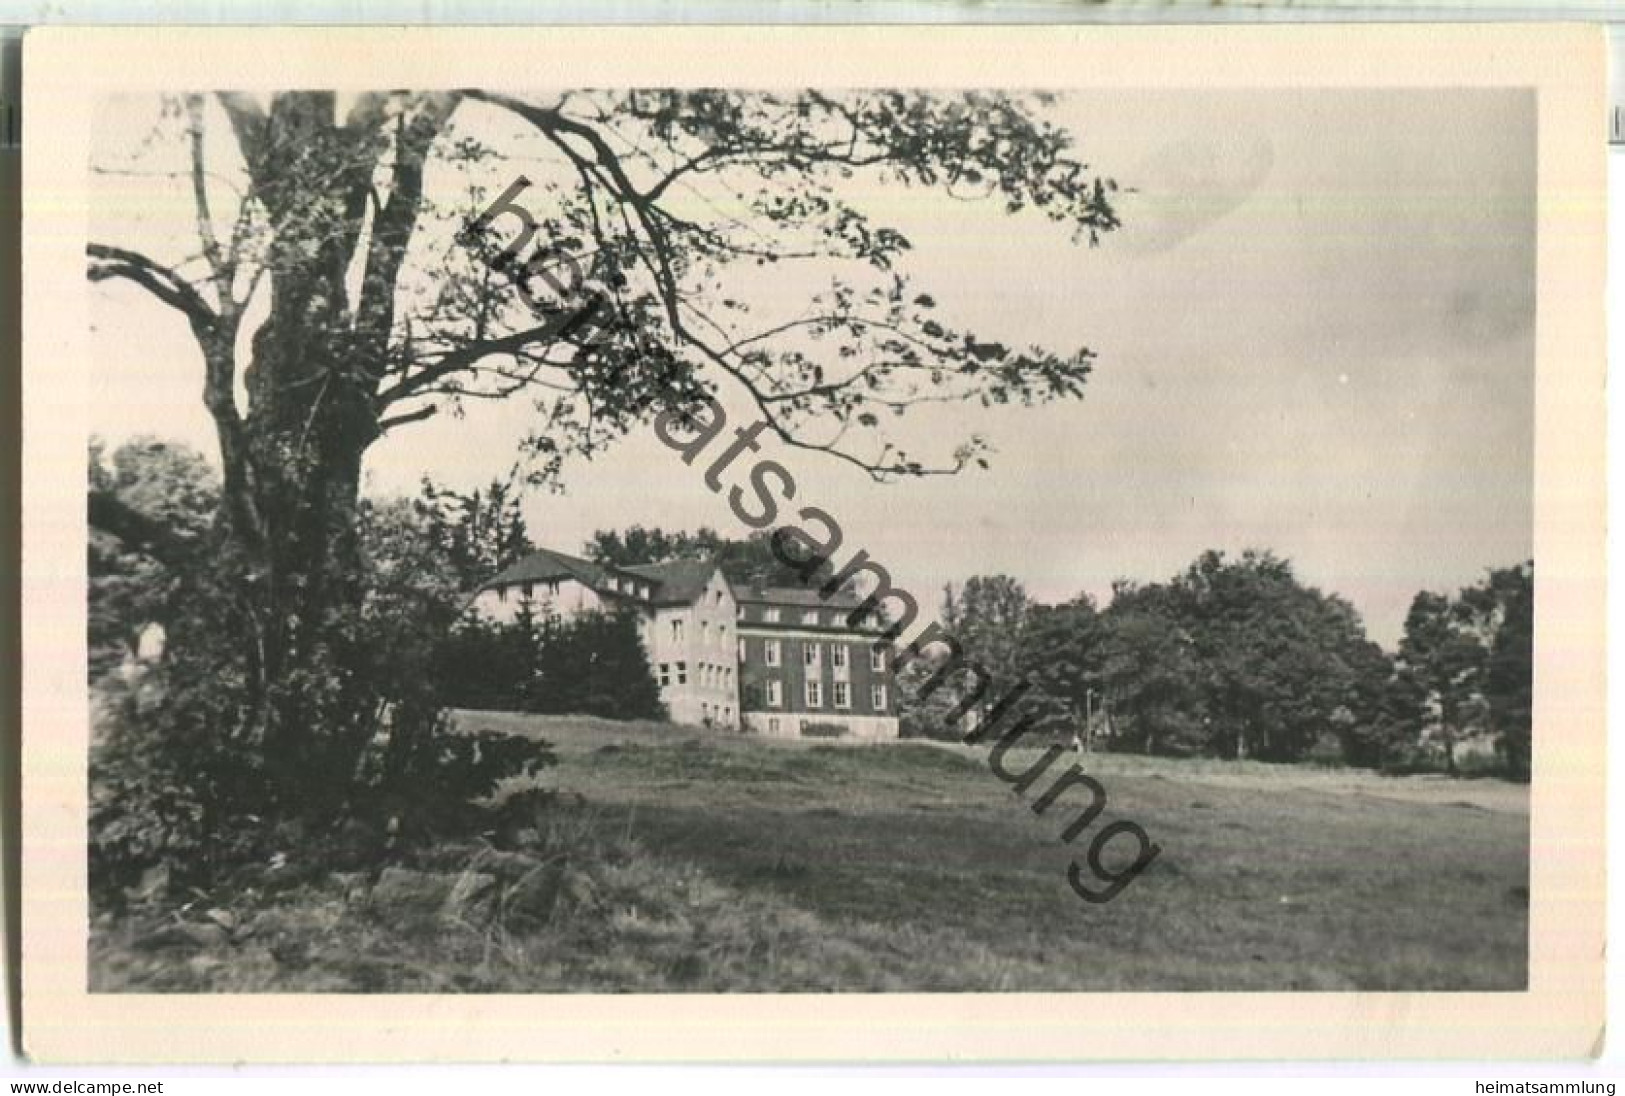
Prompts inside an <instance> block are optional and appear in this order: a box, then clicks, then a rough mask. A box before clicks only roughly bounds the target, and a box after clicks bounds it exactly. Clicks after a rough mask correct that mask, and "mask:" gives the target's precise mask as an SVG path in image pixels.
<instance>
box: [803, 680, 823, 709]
mask: <svg viewBox="0 0 1625 1096" xmlns="http://www.w3.org/2000/svg"><path fill="white" fill-rule="evenodd" d="M823 706H824V687H823V686H822V685H820V684H819V683H818V682H816V681H809V682H807V707H809V708H822V707H823Z"/></svg>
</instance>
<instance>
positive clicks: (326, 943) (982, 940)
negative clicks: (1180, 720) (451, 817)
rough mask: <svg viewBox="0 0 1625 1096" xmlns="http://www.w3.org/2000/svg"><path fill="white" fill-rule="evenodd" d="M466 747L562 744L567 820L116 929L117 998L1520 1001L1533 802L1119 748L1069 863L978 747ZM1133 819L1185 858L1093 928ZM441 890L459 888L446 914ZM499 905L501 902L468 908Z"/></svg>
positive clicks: (109, 933)
mask: <svg viewBox="0 0 1625 1096" xmlns="http://www.w3.org/2000/svg"><path fill="white" fill-rule="evenodd" d="M459 724H460V725H461V726H462V727H463V728H464V729H467V730H478V729H492V730H501V731H506V732H509V733H520V734H527V735H532V736H537V737H541V738H544V739H546V740H547V741H549V742H551V743H552V744H553V745H554V746H555V748H556V749H557V752H558V755H559V764H558V765H557V766H556V767H554V768H551V769H548V770H547V771H546V772H545V773H544V774H543V775H542V776H541V778H540V780H539V782H540V783H541V784H543V785H545V786H546V787H548V788H551V789H556V790H557V792H558V793H559V797H558V799H557V801H556V802H552V803H550V805H549V806H548V807H547V808H546V809H545V810H540V811H538V812H537V814H536V817H535V819H534V820H533V824H531V825H529V826H527V827H526V828H525V829H524V830H523V831H522V832H520V833H519V834H518V835H517V836H515V835H513V834H507V835H497V834H488V835H485V836H484V837H483V838H471V839H469V840H466V841H445V842H441V843H439V844H436V845H434V846H432V847H429V848H424V849H419V850H417V851H415V852H411V853H406V854H403V856H404V861H403V862H404V863H406V864H407V865H408V866H409V867H410V869H411V870H410V871H405V870H402V871H396V872H395V873H394V874H393V875H391V874H390V872H389V871H385V873H384V874H385V875H388V876H389V878H387V879H385V878H380V875H379V866H374V867H373V868H372V869H371V870H370V871H369V870H360V871H353V872H339V873H331V872H324V873H320V874H316V875H307V876H305V877H297V876H295V877H293V878H295V879H296V881H295V882H291V883H290V884H288V885H284V886H257V887H254V888H243V889H240V890H238V891H236V892H234V893H229V894H210V895H199V896H197V899H196V902H195V907H196V909H194V910H192V911H189V912H186V913H184V914H183V915H181V916H183V917H185V918H188V919H191V920H193V921H196V922H198V923H199V924H201V925H203V926H204V930H205V931H199V932H188V933H177V932H176V931H174V929H175V925H174V924H173V923H171V924H169V925H167V926H155V925H153V924H150V923H146V924H143V923H140V922H139V919H136V918H128V917H126V918H120V919H116V920H115V919H114V918H112V917H111V916H106V915H104V916H103V917H101V918H100V919H99V920H98V922H97V923H96V924H95V925H93V930H92V951H91V955H92V964H91V965H92V971H91V981H92V988H93V989H99V990H108V991H118V990H147V991H162V990H174V991H192V992H198V991H210V990H216V991H229V992H241V991H286V992H292V991H307V992H309V991H321V990H333V991H410V992H453V991H472V992H481V991H501V992H569V991H590V992H662V991H690V992H717V991H749V992H774V991H782V992H797V991H804V992H817V991H846V992H869V991H922V992H953V991H1046V990H1105V991H1109V990H1138V991H1145V990H1163V991H1167V990H1175V991H1179V990H1183V991H1207V990H1240V991H1246V990H1258V991H1262V990H1306V991H1338V990H1502V991H1515V990H1521V989H1522V988H1524V986H1525V984H1526V980H1527V937H1528V897H1529V896H1528V848H1529V816H1528V789H1527V786H1523V785H1515V784H1508V783H1503V782H1499V781H1494V780H1448V779H1443V778H1435V777H1382V776H1377V775H1374V774H1368V773H1362V772H1355V771H1352V770H1334V769H1315V768H1308V767H1303V766H1276V765H1266V764H1260V763H1250V762H1221V761H1206V760H1189V761H1186V760H1174V759H1164V758H1143V757H1136V756H1127V755H1114V754H1095V755H1090V756H1089V757H1086V758H1084V759H1083V761H1084V765H1085V768H1086V770H1087V771H1088V772H1090V773H1091V774H1092V775H1094V776H1095V777H1096V778H1097V779H1099V780H1100V781H1101V783H1102V784H1103V785H1104V786H1105V788H1106V789H1107V793H1108V806H1107V808H1106V811H1105V813H1104V814H1103V815H1102V816H1101V818H1100V819H1099V820H1097V822H1096V823H1095V825H1094V826H1093V827H1091V829H1090V830H1088V831H1085V833H1084V834H1083V835H1082V836H1081V837H1079V838H1078V840H1077V842H1076V843H1074V844H1073V845H1071V846H1067V845H1064V844H1062V843H1061V842H1060V841H1059V839H1058V835H1059V833H1060V830H1061V829H1062V828H1063V827H1064V825H1065V822H1066V821H1068V820H1069V819H1070V817H1071V812H1068V811H1066V810H1065V807H1066V804H1067V801H1065V800H1063V801H1062V803H1061V804H1059V805H1057V807H1056V808H1055V809H1054V810H1052V811H1051V812H1050V813H1049V814H1047V815H1045V816H1043V817H1039V816H1036V815H1034V814H1033V813H1032V812H1031V811H1030V810H1029V809H1028V807H1027V803H1026V802H1025V801H1023V800H1021V799H1018V798H1017V797H1015V796H1014V795H1012V794H1011V792H1010V791H1009V789H1008V787H1007V786H1006V785H1004V784H1002V783H1000V782H999V781H998V780H996V779H995V778H994V777H993V776H992V775H991V774H990V772H989V771H988V767H987V764H986V751H985V749H979V748H974V747H962V746H955V745H946V744H938V743H928V742H896V743H881V744H872V745H856V744H850V745H849V744H844V743H830V742H806V741H785V742H776V741H768V740H763V739H759V738H754V737H748V736H742V735H737V734H733V735H724V734H721V733H701V732H698V731H695V730H692V729H689V728H676V727H671V726H667V725H663V724H636V723H611V722H606V721H598V720H590V719H576V718H565V719H560V718H550V717H537V716H514V715H506V714H501V713H485V712H464V713H461V714H460V716H459ZM1069 760H1070V759H1069ZM1020 765H1021V759H1020V758H1019V757H1018V758H1016V759H1015V760H1014V761H1013V762H1012V768H1019V767H1020ZM1057 771H1058V769H1057ZM1042 786H1043V785H1040V786H1039V788H1038V789H1037V790H1038V791H1041V790H1042ZM1074 794H1079V800H1078V802H1079V804H1080V805H1081V802H1082V797H1081V793H1074ZM1075 810H1076V808H1074V811H1075ZM1116 819H1130V820H1133V821H1135V822H1138V823H1139V824H1140V825H1142V826H1143V827H1144V828H1145V829H1146V831H1147V832H1148V833H1149V834H1150V835H1151V836H1152V838H1153V839H1154V840H1155V841H1156V842H1157V844H1158V845H1160V846H1161V848H1162V853H1161V855H1160V856H1159V857H1158V858H1157V859H1156V860H1155V861H1154V862H1153V863H1152V864H1151V865H1150V867H1149V868H1147V870H1146V871H1145V872H1144V874H1143V875H1141V876H1140V877H1139V878H1137V879H1136V880H1134V882H1133V883H1132V884H1130V885H1129V886H1128V887H1127V888H1126V889H1124V890H1123V892H1122V893H1121V894H1120V895H1118V897H1117V898H1116V899H1115V900H1113V901H1111V902H1109V903H1106V904H1103V905H1091V904H1087V903H1085V902H1083V901H1081V900H1079V898H1078V897H1077V896H1076V895H1075V894H1073V892H1072V890H1071V889H1070V887H1069V886H1068V883H1067V878H1066V871H1067V866H1068V864H1069V863H1070V862H1071V861H1072V860H1073V859H1074V858H1080V859H1081V858H1082V857H1083V855H1084V852H1085V850H1086V849H1087V847H1088V844H1089V841H1090V838H1091V836H1092V833H1093V830H1094V829H1095V828H1097V827H1098V826H1100V825H1104V824H1105V823H1107V822H1110V821H1112V820H1116ZM1125 844H1129V843H1128V842H1125ZM436 879H444V880H449V881H451V882H450V883H449V884H448V885H449V886H451V888H452V895H451V900H452V901H453V906H450V907H448V906H447V905H446V901H445V900H447V895H446V894H443V893H439V892H435V891H434V889H433V886H432V883H433V881H434V880H436ZM470 880H475V881H476V883H477V881H479V880H487V881H491V880H494V881H495V882H491V883H490V884H489V885H488V886H487V885H486V884H477V885H472V886H471V885H470V883H469V881H470ZM386 884H387V886H386ZM420 885H421V886H425V887H428V890H429V898H430V901H429V904H428V905H427V906H426V905H425V904H424V903H423V902H416V901H415V898H414V893H413V887H414V886H420ZM386 891H387V892H388V893H387V894H386ZM476 891H477V892H479V893H481V894H484V893H486V892H487V891H488V892H489V894H488V897H487V898H486V899H485V900H484V901H474V902H467V903H462V904H456V903H455V894H456V893H464V894H472V893H474V892H476ZM391 896H394V897H391ZM396 899H399V900H398V901H397V900H396ZM431 906H432V907H433V908H432V909H430V907H431ZM205 907H206V908H207V916H206V917H203V916H201V915H202V912H203V911H204V910H205ZM448 909H450V910H451V914H449V915H448V913H447V910H448ZM425 910H428V911H429V912H428V913H426V912H425ZM435 910H438V911H439V913H438V914H434V911H435ZM431 914H433V915H431ZM169 916H170V918H171V920H172V922H173V921H174V920H175V919H176V917H177V915H175V914H173V913H171V914H170V915H169ZM211 926H212V927H211ZM155 941H156V942H155Z"/></svg>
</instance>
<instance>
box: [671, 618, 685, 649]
mask: <svg viewBox="0 0 1625 1096" xmlns="http://www.w3.org/2000/svg"><path fill="white" fill-rule="evenodd" d="M671 641H672V642H673V643H681V642H683V618H682V617H674V618H673V619H672V622H671Z"/></svg>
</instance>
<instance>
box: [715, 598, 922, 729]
mask: <svg viewBox="0 0 1625 1096" xmlns="http://www.w3.org/2000/svg"><path fill="white" fill-rule="evenodd" d="M737 597H738V600H739V662H740V688H741V692H740V706H741V709H742V711H743V712H744V718H745V725H746V726H747V727H749V728H751V729H752V730H754V731H757V732H759V733H761V734H767V735H776V736H781V737H785V738H795V737H797V736H799V735H803V734H806V733H808V732H809V731H810V732H811V733H814V734H817V733H820V725H822V727H825V728H827V727H830V726H832V725H833V726H837V727H840V728H842V732H841V733H842V734H843V735H845V736H847V737H851V738H896V737H897V733H898V724H897V707H896V704H897V698H896V696H895V695H894V693H895V688H894V686H893V681H892V666H891V657H892V651H891V646H890V645H889V644H887V645H884V646H881V647H878V648H877V646H876V644H875V640H876V639H877V638H879V634H880V628H879V625H878V624H877V623H872V622H871V623H866V624H865V625H863V626H862V627H858V628H854V627H852V626H851V625H850V624H849V623H848V620H849V617H850V615H851V613H852V611H853V610H854V609H856V608H857V607H858V600H857V599H856V598H854V597H850V596H847V595H842V594H837V595H834V596H832V597H829V598H824V597H821V596H820V595H819V594H818V593H817V592H816V591H813V590H803V589H796V588H794V587H790V588H784V587H769V588H765V589H764V588H761V587H754V588H751V589H746V590H741V591H739V592H738V594H737Z"/></svg>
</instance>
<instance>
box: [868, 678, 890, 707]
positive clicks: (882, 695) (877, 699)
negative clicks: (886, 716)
mask: <svg viewBox="0 0 1625 1096" xmlns="http://www.w3.org/2000/svg"><path fill="white" fill-rule="evenodd" d="M869 705H870V707H872V708H874V710H875V711H877V712H883V711H885V710H886V686H884V685H871V686H869Z"/></svg>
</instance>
